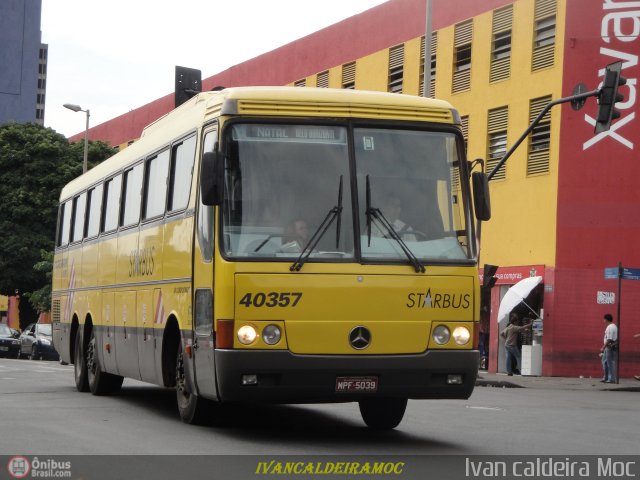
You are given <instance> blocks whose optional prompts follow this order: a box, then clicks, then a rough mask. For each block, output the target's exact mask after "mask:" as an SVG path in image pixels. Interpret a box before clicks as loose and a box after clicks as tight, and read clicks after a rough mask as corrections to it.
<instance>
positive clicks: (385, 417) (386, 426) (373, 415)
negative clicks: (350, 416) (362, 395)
mask: <svg viewBox="0 0 640 480" xmlns="http://www.w3.org/2000/svg"><path fill="white" fill-rule="evenodd" d="M359 404H360V415H362V419H363V420H364V423H366V424H367V426H368V427H369V428H373V429H375V430H391V429H392V428H395V427H397V426H398V425H399V424H400V422H401V421H402V417H404V411H405V410H406V408H407V399H406V398H368V399H366V400H360V402H359Z"/></svg>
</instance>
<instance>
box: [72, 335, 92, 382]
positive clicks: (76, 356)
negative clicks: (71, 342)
mask: <svg viewBox="0 0 640 480" xmlns="http://www.w3.org/2000/svg"><path fill="white" fill-rule="evenodd" d="M73 375H74V377H75V380H76V388H77V389H78V391H79V392H88V391H89V380H88V378H87V362H86V359H85V358H84V348H83V347H82V334H81V333H80V328H78V330H77V332H76V344H75V346H74V348H73Z"/></svg>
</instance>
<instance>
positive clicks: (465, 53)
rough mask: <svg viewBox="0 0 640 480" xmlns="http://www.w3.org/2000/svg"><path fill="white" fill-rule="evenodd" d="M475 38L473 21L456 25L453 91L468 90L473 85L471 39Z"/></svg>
mask: <svg viewBox="0 0 640 480" xmlns="http://www.w3.org/2000/svg"><path fill="white" fill-rule="evenodd" d="M472 39H473V23H472V21H468V22H464V23H459V24H458V25H456V26H455V34H454V57H453V63H454V65H453V93H457V92H461V91H464V90H468V89H469V88H470V87H471V41H472Z"/></svg>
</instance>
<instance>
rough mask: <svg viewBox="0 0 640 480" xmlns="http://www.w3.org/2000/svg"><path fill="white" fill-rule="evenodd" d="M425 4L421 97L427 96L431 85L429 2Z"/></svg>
mask: <svg viewBox="0 0 640 480" xmlns="http://www.w3.org/2000/svg"><path fill="white" fill-rule="evenodd" d="M426 2H427V5H426V7H427V13H426V26H425V29H424V30H425V31H424V76H423V78H422V81H423V83H424V87H423V88H422V96H423V97H428V96H429V86H430V85H431V31H432V28H433V27H432V25H431V0H426Z"/></svg>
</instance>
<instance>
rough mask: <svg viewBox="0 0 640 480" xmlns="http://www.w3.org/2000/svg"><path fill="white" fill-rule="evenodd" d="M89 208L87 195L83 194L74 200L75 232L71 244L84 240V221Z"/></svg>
mask: <svg viewBox="0 0 640 480" xmlns="http://www.w3.org/2000/svg"><path fill="white" fill-rule="evenodd" d="M86 207H87V194H86V193H83V194H81V195H78V196H77V197H76V198H74V199H73V223H72V224H73V231H72V234H71V243H73V242H79V241H80V240H82V234H83V233H84V219H85V214H86Z"/></svg>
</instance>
